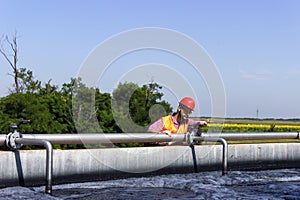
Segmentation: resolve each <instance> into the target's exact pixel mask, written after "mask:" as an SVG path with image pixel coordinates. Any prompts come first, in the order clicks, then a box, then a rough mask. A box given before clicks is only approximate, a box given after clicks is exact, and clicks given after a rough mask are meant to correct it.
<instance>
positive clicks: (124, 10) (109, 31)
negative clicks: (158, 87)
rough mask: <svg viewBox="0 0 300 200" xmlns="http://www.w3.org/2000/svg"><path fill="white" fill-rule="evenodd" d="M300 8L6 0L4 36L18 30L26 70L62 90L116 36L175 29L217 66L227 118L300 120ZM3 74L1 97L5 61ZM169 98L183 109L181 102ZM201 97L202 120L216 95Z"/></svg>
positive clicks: (273, 3) (1, 15)
mask: <svg viewBox="0 0 300 200" xmlns="http://www.w3.org/2000/svg"><path fill="white" fill-rule="evenodd" d="M299 9H300V1H297V0H286V1H284V0H281V1H279V0H252V1H250V0H249V1H238V0H236V1H234V0H229V1H201V0H199V1H196V0H195V1H176V0H172V1H171V0H166V1H156V0H152V1H121V0H119V1H114V0H113V1H108V0H107V1H100V0H99V1H91V0H87V1H79V0H53V1H38V0H26V1H21V0H19V1H17V0H1V12H0V36H3V35H8V36H12V35H13V34H14V33H15V31H17V35H18V36H19V37H18V45H19V66H20V67H26V68H27V69H30V70H32V71H33V72H34V75H35V76H36V78H37V79H38V80H41V81H43V82H47V81H48V80H49V79H52V83H54V84H56V85H61V84H62V83H67V82H69V80H70V78H71V77H76V76H77V73H78V71H79V70H80V67H81V65H82V63H83V62H84V60H85V59H86V58H87V57H88V55H89V54H90V52H91V51H92V50H93V49H95V48H96V47H97V46H98V45H99V44H100V43H102V42H103V41H104V40H106V39H107V38H110V37H111V36H113V35H116V34H118V33H120V32H123V31H127V30H130V29H135V28H143V27H161V28H166V29H171V30H175V31H178V32H180V33H183V34H185V35H187V36H189V37H190V38H192V39H193V40H195V41H196V42H197V43H198V44H200V45H201V46H202V47H203V48H204V49H205V50H206V52H207V53H208V54H209V56H210V57H211V59H212V60H213V61H214V63H215V64H216V66H217V68H218V70H219V73H220V75H221V77H222V80H223V83H224V87H225V92H226V116H227V117H256V115H257V110H258V111H259V112H258V116H259V117H261V118H266V117H271V118H300V105H299V99H300V92H299V87H298V85H299V84H298V82H299V77H300V13H299ZM154 58H156V57H154ZM127 60H128V59H127ZM124 62H126V59H124V61H123V64H124V65H126V63H124ZM0 69H1V70H0V77H1V79H0V84H1V87H0V95H1V96H6V95H7V94H8V88H9V87H11V85H12V83H13V79H12V77H11V76H9V75H8V73H11V68H10V67H9V65H8V64H7V63H6V61H5V60H4V59H3V57H0ZM115 70H116V73H117V72H118V71H119V70H118V68H116V69H115ZM178 70H179V71H180V69H178ZM183 71H185V72H186V73H189V72H188V70H183ZM186 76H187V77H189V74H186ZM191 77H192V76H191ZM202 82H203V81H202ZM103 87H104V88H105V86H103ZM103 90H109V88H106V89H103ZM200 96H201V95H200ZM165 98H166V100H168V98H170V102H171V103H172V105H173V107H176V102H175V101H174V98H171V96H168V94H166V96H165ZM200 98H201V101H200V102H198V105H199V106H200V110H201V111H200V113H201V115H204V116H210V107H211V105H209V104H210V99H209V92H207V91H206V92H205V91H204V92H203V95H202V97H200Z"/></svg>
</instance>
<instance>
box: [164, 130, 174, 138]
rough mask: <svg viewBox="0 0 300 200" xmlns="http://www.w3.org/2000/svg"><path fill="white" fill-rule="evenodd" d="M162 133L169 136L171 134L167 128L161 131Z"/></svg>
mask: <svg viewBox="0 0 300 200" xmlns="http://www.w3.org/2000/svg"><path fill="white" fill-rule="evenodd" d="M162 133H165V134H167V135H168V136H169V137H171V136H172V133H171V131H169V130H164V131H162Z"/></svg>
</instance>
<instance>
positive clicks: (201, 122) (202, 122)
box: [199, 121, 207, 127]
mask: <svg viewBox="0 0 300 200" xmlns="http://www.w3.org/2000/svg"><path fill="white" fill-rule="evenodd" d="M199 126H201V127H204V126H207V122H206V121H199Z"/></svg>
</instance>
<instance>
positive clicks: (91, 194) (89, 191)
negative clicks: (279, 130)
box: [0, 169, 300, 200]
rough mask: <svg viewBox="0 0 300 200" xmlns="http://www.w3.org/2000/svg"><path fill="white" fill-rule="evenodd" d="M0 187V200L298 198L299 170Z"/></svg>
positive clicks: (299, 188)
mask: <svg viewBox="0 0 300 200" xmlns="http://www.w3.org/2000/svg"><path fill="white" fill-rule="evenodd" d="M44 190H45V187H44V186H43V187H28V188H25V187H10V188H3V189H0V199H22V200H25V199H30V200H31V199H49V200H50V199H51V200H71V199H78V200H79V199H85V200H92V199H130V200H131V199H133V200H141V199H147V200H150V199H151V200H153V199H255V200H259V199H272V200H273V199H291V200H292V199H293V200H294V199H300V169H281V170H267V171H231V172H229V173H228V175H227V176H221V172H219V171H216V172H201V173H197V174H195V173H192V174H173V175H161V176H153V177H141V178H127V179H119V180H110V181H99V182H89V183H76V184H64V185H54V186H53V194H52V196H50V195H47V194H44Z"/></svg>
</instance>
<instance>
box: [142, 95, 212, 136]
mask: <svg viewBox="0 0 300 200" xmlns="http://www.w3.org/2000/svg"><path fill="white" fill-rule="evenodd" d="M194 108H195V101H194V99H192V98H191V97H184V98H183V99H182V100H181V101H180V102H179V105H178V107H177V111H176V112H175V113H173V114H171V115H168V116H165V117H162V118H160V119H159V120H157V121H156V122H154V123H153V124H151V125H150V126H149V128H148V131H149V132H156V133H164V134H167V135H168V136H171V135H172V134H176V133H187V131H188V125H195V124H197V123H198V124H199V126H206V125H207V122H206V121H195V120H193V119H189V115H190V114H191V113H192V112H193V111H194Z"/></svg>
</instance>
